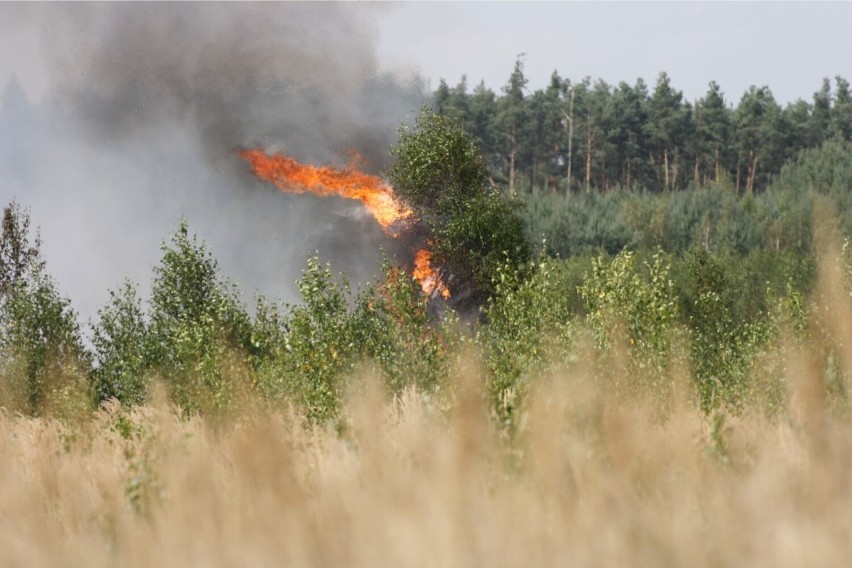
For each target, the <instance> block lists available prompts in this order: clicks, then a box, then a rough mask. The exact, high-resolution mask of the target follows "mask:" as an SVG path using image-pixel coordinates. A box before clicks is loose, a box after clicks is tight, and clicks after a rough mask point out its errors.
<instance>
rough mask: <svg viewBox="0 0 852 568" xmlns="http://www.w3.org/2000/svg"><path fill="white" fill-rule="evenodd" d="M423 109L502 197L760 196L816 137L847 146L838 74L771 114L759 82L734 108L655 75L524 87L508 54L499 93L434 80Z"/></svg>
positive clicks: (719, 95) (849, 127) (843, 86)
mask: <svg viewBox="0 0 852 568" xmlns="http://www.w3.org/2000/svg"><path fill="white" fill-rule="evenodd" d="M433 106H434V108H435V110H436V111H437V112H438V113H440V114H444V115H447V116H450V117H452V118H454V119H456V120H458V121H459V122H460V123H462V124H463V125H464V126H465V128H466V129H467V131H468V132H469V133H470V134H472V135H473V136H474V137H475V138H476V139H477V140H478V142H479V144H480V146H481V148H482V152H483V154H484V155H485V158H486V160H487V163H488V166H489V171H490V172H491V173H492V176H493V177H494V179H493V181H494V182H496V183H498V184H500V185H504V186H506V187H507V188H508V191H509V193H510V194H511V195H515V194H523V193H536V192H553V193H560V192H561V193H565V192H566V190H568V191H573V192H585V193H594V192H603V191H608V190H611V189H614V188H622V189H637V188H638V189H643V190H648V191H668V190H678V189H686V188H690V187H694V188H697V187H703V186H705V185H707V184H708V183H711V182H716V183H722V182H724V183H726V184H729V185H731V186H733V187H734V188H735V189H736V191H737V192H738V193H749V194H751V193H754V192H755V191H759V190H762V189H765V188H766V187H767V186H768V185H769V184H770V182H771V181H772V180H773V179H774V178H775V177H776V176H777V175H778V173H779V172H780V170H781V167H782V166H783V164H784V163H785V162H786V161H788V160H790V159H791V158H795V157H796V156H797V155H798V154H799V153H800V152H801V151H803V150H805V149H808V148H817V147H820V146H821V145H822V144H823V143H825V142H826V141H827V140H829V139H832V138H837V139H840V140H842V141H847V142H848V141H850V140H852V92H850V87H849V82H848V81H847V80H846V79H844V78H842V77H840V76H838V77H836V78H835V79H834V84H833V88H832V82H831V81H830V80H829V79H825V80H824V81H823V84H822V86H821V87H820V88H819V90H817V91H816V92H815V93H814V96H813V100H812V101H811V102H808V101H804V100H801V99H800V100H797V101H796V102H794V103H791V104H788V105H787V106H785V107H782V106H781V105H780V104H779V103H778V102H777V101H776V100H775V98H774V97H773V95H772V91H771V90H770V89H769V87H760V88H758V87H751V88H750V89H749V90H748V91H746V92H745V93H743V95H742V96H741V97H740V99H739V101H738V102H737V104H736V105H734V104H733V103H732V101H731V100H730V99H728V98H726V96H725V93H724V92H723V91H722V89H721V87H720V86H719V85H717V84H716V83H715V82H711V83H710V85H709V88H708V90H707V94H706V95H705V96H704V97H702V98H700V99H698V100H697V101H688V100H684V97H683V94H682V93H681V92H680V91H678V90H677V89H676V88H675V87H674V86H673V85H672V83H671V80H670V78H669V77H668V75H667V74H666V73H661V74H660V75H659V77H658V78H657V81H656V84H655V85H654V86H653V88H649V86H648V85H647V84H646V83H645V82H644V81H643V80H642V79H638V80H637V81H636V83H635V84H633V85H630V84H628V83H626V82H623V81H622V82H620V83H619V84H618V85H609V84H607V83H606V82H604V81H602V80H598V81H595V82H592V80H591V79H590V78H586V79H583V80H582V81H579V82H572V81H571V80H569V79H563V78H561V77H560V76H559V75H558V74H557V73H556V72H554V73H553V75H552V77H551V80H550V84H549V85H548V86H547V87H546V88H544V89H537V90H535V91H532V92H530V91H529V90H528V89H527V78H526V77H525V75H524V69H523V62H522V61H521V60H520V59H519V60H518V61H516V63H515V67H514V70H513V72H512V74H511V76H510V77H509V80H508V82H507V84H506V85H505V87H503V89H502V92H501V93H499V94H497V93H495V92H494V91H492V90H491V89H489V88H487V87H485V86H484V84H483V83H480V85H479V86H477V87H476V88H474V89H473V91H472V92H470V91H469V89H468V85H467V81H466V78H464V77H463V78H462V79H461V82H460V83H459V84H458V85H456V86H455V87H450V86H449V85H448V84H447V83H446V82H445V81H444V80H442V81H441V82H440V84H439V86H438V88H437V90H436V91H435V92H434V93H433Z"/></svg>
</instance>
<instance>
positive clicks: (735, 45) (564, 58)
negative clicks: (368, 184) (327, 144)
mask: <svg viewBox="0 0 852 568" xmlns="http://www.w3.org/2000/svg"><path fill="white" fill-rule="evenodd" d="M377 22H378V33H379V36H378V37H379V42H378V54H379V58H380V61H381V63H382V65H384V66H386V67H387V68H389V69H396V70H398V71H400V72H406V71H410V70H412V69H414V70H416V71H419V72H420V73H421V74H422V75H423V76H424V78H426V79H428V80H430V82H431V86H432V88H435V87H436V86H437V84H438V81H439V80H440V79H441V78H444V79H445V80H446V81H447V82H448V83H449V84H450V85H455V84H457V83H458V82H459V80H460V78H461V76H462V75H463V74H466V75H467V78H468V85H469V86H470V88H473V87H474V86H475V85H476V84H478V83H479V82H480V81H485V84H486V85H487V86H488V87H491V88H492V89H494V90H495V91H497V90H499V89H500V88H502V87H503V85H505V84H506V82H507V80H508V77H509V74H510V73H511V70H512V65H513V63H514V61H515V58H516V57H517V56H518V55H519V54H521V53H524V54H526V55H525V56H524V63H525V72H526V75H527V78H528V79H529V85H528V86H529V87H530V88H531V89H537V88H542V87H544V86H546V84H547V82H548V81H549V79H550V75H551V73H553V71H554V70H556V71H558V72H559V74H560V76H561V77H563V78H566V77H567V78H570V79H571V80H573V81H577V80H580V79H582V78H583V77H586V76H589V77H591V78H592V79H593V80H596V79H603V80H605V81H607V82H608V83H610V84H613V85H615V84H618V82H620V81H626V82H628V83H630V84H633V83H634V82H635V80H636V79H637V78H638V77H641V78H643V79H644V80H645V82H646V83H648V84H649V85H651V86H653V84H654V82H655V81H656V78H657V76H658V75H659V73H660V72H661V71H665V72H667V73H668V74H669V77H671V80H672V84H673V86H674V87H675V88H677V89H679V90H682V91H683V94H684V96H685V98H686V99H687V100H690V101H692V100H695V99H697V98H700V97H702V96H703V95H704V94H705V93H706V92H707V85H708V83H709V82H710V81H711V80H715V81H716V82H717V83H718V84H719V85H720V86H721V87H722V90H723V91H724V92H725V93H726V96H727V98H728V100H729V102H736V101H738V100H739V98H740V96H741V95H742V94H743V93H744V92H745V91H746V90H747V89H748V88H749V86H751V85H756V86H758V87H760V86H764V85H766V86H769V87H770V89H771V90H772V93H773V94H774V95H775V98H776V100H778V102H779V103H781V104H782V105H783V104H786V103H789V102H793V101H795V100H796V99H799V98H802V99H805V100H810V99H811V96H812V94H813V92H814V91H816V90H817V89H818V88H819V86H820V85H821V82H822V79H823V78H825V77H827V78H829V79H833V78H834V77H835V76H836V75H841V76H843V77H845V78H846V79H850V80H852V32H850V29H852V2H777V3H775V2H500V3H492V2H447V3H432V2H422V3H421V2H415V3H405V4H394V5H391V6H389V7H388V9H387V10H386V11H385V13H383V14H381V15H380V17H379V18H378V19H377Z"/></svg>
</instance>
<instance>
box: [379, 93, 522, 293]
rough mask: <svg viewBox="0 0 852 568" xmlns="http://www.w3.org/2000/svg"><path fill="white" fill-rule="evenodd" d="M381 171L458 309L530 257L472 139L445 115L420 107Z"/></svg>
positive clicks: (512, 207) (511, 206)
mask: <svg viewBox="0 0 852 568" xmlns="http://www.w3.org/2000/svg"><path fill="white" fill-rule="evenodd" d="M391 154H392V155H393V156H395V157H396V162H395V163H394V165H393V166H392V167H391V168H390V170H389V171H388V172H387V176H388V179H389V180H390V182H391V184H392V185H393V187H394V190H395V191H396V194H397V195H398V196H399V197H400V198H401V199H402V200H403V201H404V202H405V203H407V204H408V205H409V206H410V207H411V209H412V212H413V213H412V217H413V218H414V219H415V220H416V221H417V222H419V223H420V224H421V225H422V226H423V227H425V230H426V232H427V233H428V237H427V238H428V240H429V242H431V243H433V245H432V248H431V261H432V263H433V265H434V266H437V267H439V268H438V272H439V274H440V276H441V278H442V279H443V280H444V281H445V282H446V284H447V286H448V288H449V291H450V292H451V293H452V297H453V299H454V304H455V305H456V307H459V308H476V307H479V306H481V305H482V304H484V303H485V301H486V300H487V299H488V298H489V297H490V296H492V295H493V293H494V282H493V277H494V275H495V274H496V273H497V267H498V266H499V265H501V264H503V263H506V262H507V261H508V262H509V263H510V264H515V265H517V264H521V263H523V262H525V261H527V260H529V256H530V251H529V245H528V243H527V241H526V238H525V236H524V230H523V226H522V224H521V221H520V219H519V218H518V216H517V215H516V214H515V209H516V207H517V204H516V203H515V202H513V201H510V200H507V199H506V198H504V197H503V196H502V195H500V193H499V192H498V191H497V190H496V189H495V188H493V187H492V186H491V185H490V183H489V179H488V173H487V170H486V167H485V160H484V159H483V157H482V154H481V152H480V150H479V148H478V147H477V146H476V144H475V143H474V142H473V140H472V139H471V138H470V137H469V136H468V135H467V134H466V133H465V131H464V130H463V129H462V128H461V127H460V126H459V125H458V124H457V123H455V122H454V121H452V120H451V119H449V118H447V117H444V116H440V115H437V114H435V113H433V112H432V111H431V110H430V109H428V108H425V109H424V110H423V111H422V112H421V114H420V116H419V117H418V119H417V122H416V124H415V128H414V129H413V130H412V129H408V128H403V130H402V132H401V135H400V140H399V143H398V144H397V145H396V146H394V147H393V148H392V149H391Z"/></svg>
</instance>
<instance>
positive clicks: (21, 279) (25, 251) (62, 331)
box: [0, 202, 90, 415]
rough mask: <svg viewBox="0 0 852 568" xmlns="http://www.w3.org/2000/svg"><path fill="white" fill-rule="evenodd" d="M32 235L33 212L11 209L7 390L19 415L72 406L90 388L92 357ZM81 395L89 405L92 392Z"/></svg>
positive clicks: (4, 317)
mask: <svg viewBox="0 0 852 568" xmlns="http://www.w3.org/2000/svg"><path fill="white" fill-rule="evenodd" d="M29 232H30V217H29V213H28V212H27V211H25V210H22V209H21V207H20V206H19V205H18V204H17V203H16V202H12V203H10V204H9V205H7V206H6V207H5V208H4V210H3V232H2V235H0V351H2V363H3V367H4V369H3V373H2V376H3V381H4V383H5V384H3V385H2V390H3V391H5V393H6V394H7V395H8V396H6V397H4V398H7V399H8V400H12V401H13V403H14V402H17V404H18V410H21V411H23V412H26V413H28V414H31V415H38V414H40V413H42V412H43V411H44V410H45V408H46V407H48V406H49V405H51V404H55V403H62V402H63V401H61V400H58V399H60V398H65V399H66V401H65V402H67V399H68V397H69V396H71V395H73V394H75V393H72V392H71V390H74V389H76V390H77V391H79V390H80V389H81V388H82V389H83V390H85V389H86V388H87V387H86V386H85V385H84V378H85V376H86V371H87V369H88V364H89V357H88V354H87V353H86V350H85V349H84V347H83V342H82V338H81V335H80V329H79V325H78V324H77V314H76V313H75V312H74V310H73V309H72V308H71V302H70V301H69V300H68V299H67V298H64V297H63V296H62V295H61V294H60V293H59V290H58V288H57V286H56V283H55V282H54V280H53V279H52V278H51V277H50V276H49V275H48V274H47V272H46V270H45V263H44V260H43V259H42V257H41V252H40V247H41V241H40V240H39V238H38V235H36V237H35V238H34V239H33V241H32V242H30V235H29ZM69 389H70V390H69ZM76 395H82V398H83V399H84V402H83V405H84V406H86V405H88V404H89V402H90V397H89V394H88V393H87V392H77V393H76ZM8 400H7V404H8ZM78 402H79V400H78ZM13 405H14V404H13Z"/></svg>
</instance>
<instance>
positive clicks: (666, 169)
mask: <svg viewBox="0 0 852 568" xmlns="http://www.w3.org/2000/svg"><path fill="white" fill-rule="evenodd" d="M663 171H664V175H665V181H664V182H663V188H664V189H665V190H666V191H668V190H669V147H668V146H666V147H665V148H663Z"/></svg>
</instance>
